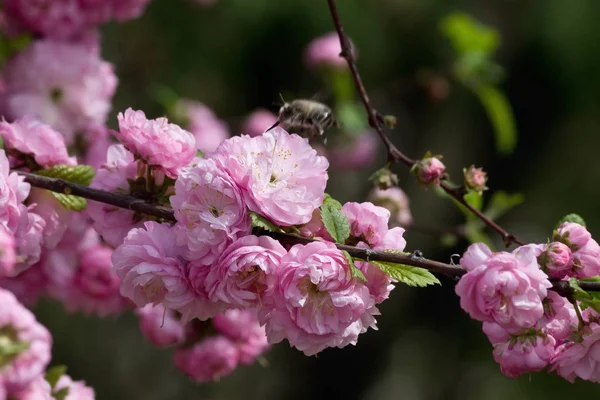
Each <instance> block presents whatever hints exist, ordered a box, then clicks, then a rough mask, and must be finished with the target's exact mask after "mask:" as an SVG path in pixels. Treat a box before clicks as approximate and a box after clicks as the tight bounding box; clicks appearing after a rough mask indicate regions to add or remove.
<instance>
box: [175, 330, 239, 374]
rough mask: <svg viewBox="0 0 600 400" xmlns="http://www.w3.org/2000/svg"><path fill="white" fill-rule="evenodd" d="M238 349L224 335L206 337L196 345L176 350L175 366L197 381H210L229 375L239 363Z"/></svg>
mask: <svg viewBox="0 0 600 400" xmlns="http://www.w3.org/2000/svg"><path fill="white" fill-rule="evenodd" d="M238 358H239V356H238V350H237V348H236V346H235V344H234V343H233V342H231V341H230V340H229V339H227V338H226V337H224V336H214V337H209V338H206V339H204V340H202V341H200V342H198V343H196V344H195V345H194V346H192V347H189V348H186V347H181V348H179V349H177V350H175V353H174V354H173V359H174V361H175V366H176V367H177V368H178V369H179V370H180V371H181V372H183V373H184V374H186V375H188V376H189V377H190V378H192V379H193V380H194V381H196V382H209V381H213V380H218V379H220V378H222V377H224V376H226V375H229V374H230V373H231V372H233V370H234V369H235V368H236V367H237V365H238Z"/></svg>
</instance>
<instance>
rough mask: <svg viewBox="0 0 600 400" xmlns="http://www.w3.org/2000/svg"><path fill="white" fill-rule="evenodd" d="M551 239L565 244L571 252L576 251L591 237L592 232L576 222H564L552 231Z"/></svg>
mask: <svg viewBox="0 0 600 400" xmlns="http://www.w3.org/2000/svg"><path fill="white" fill-rule="evenodd" d="M553 239H554V240H556V241H559V242H562V243H564V244H566V245H567V246H569V248H570V249H571V250H572V251H573V252H576V251H578V250H579V249H581V248H582V247H584V246H585V245H586V244H587V243H588V242H589V241H590V240H591V239H592V234H591V233H589V232H588V230H587V229H585V227H584V226H582V225H580V224H578V223H575V222H564V223H563V224H561V226H559V227H558V229H556V231H555V232H554V238H553Z"/></svg>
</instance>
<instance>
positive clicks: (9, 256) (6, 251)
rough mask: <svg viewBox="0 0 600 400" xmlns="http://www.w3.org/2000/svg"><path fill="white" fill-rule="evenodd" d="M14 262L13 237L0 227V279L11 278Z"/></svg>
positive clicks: (2, 226)
mask: <svg viewBox="0 0 600 400" xmlns="http://www.w3.org/2000/svg"><path fill="white" fill-rule="evenodd" d="M16 262H17V260H16V256H15V237H14V236H13V234H12V233H10V232H9V231H8V230H7V229H6V228H5V227H4V225H0V277H5V276H12V274H13V272H14V268H15V263H16Z"/></svg>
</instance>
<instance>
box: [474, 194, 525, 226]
mask: <svg viewBox="0 0 600 400" xmlns="http://www.w3.org/2000/svg"><path fill="white" fill-rule="evenodd" d="M524 201H525V196H523V195H522V194H521V193H512V194H508V193H506V192H503V191H497V192H494V194H493V195H492V198H491V199H490V201H489V203H488V206H487V207H486V210H485V213H484V214H485V215H486V216H487V217H488V218H490V219H492V220H495V219H498V218H500V217H501V216H503V215H504V214H506V213H507V212H508V211H510V210H512V209H513V208H515V207H516V206H518V205H519V204H521V203H523V202H524Z"/></svg>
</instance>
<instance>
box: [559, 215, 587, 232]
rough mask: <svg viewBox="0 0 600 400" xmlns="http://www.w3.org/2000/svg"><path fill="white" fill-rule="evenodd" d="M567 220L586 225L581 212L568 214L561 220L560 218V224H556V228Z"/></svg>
mask: <svg viewBox="0 0 600 400" xmlns="http://www.w3.org/2000/svg"><path fill="white" fill-rule="evenodd" d="M565 222H574V223H576V224H579V225H581V226H583V227H585V221H584V220H583V217H581V216H580V215H579V214H575V213H572V214H567V215H565V216H564V217H562V218H561V219H560V220H558V224H556V228H554V229H557V228H558V227H559V226H561V225H562V224H564V223H565Z"/></svg>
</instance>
